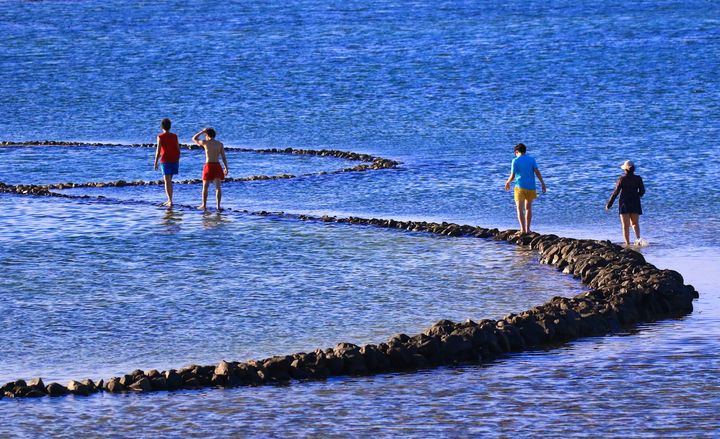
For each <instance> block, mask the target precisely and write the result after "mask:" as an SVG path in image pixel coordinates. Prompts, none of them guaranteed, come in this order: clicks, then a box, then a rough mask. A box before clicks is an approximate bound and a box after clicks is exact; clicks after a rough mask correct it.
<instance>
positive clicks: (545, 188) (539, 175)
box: [535, 168, 547, 193]
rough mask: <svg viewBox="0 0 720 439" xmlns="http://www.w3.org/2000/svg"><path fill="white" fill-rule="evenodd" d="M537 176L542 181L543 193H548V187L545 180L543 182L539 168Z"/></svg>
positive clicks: (536, 169)
mask: <svg viewBox="0 0 720 439" xmlns="http://www.w3.org/2000/svg"><path fill="white" fill-rule="evenodd" d="M535 175H537V178H538V180H540V184H541V185H542V191H543V193H545V192H547V186H545V180H543V178H542V175H541V174H540V170H539V169H538V168H535Z"/></svg>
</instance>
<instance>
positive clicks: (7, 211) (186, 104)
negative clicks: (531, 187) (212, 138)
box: [0, 0, 720, 436]
mask: <svg viewBox="0 0 720 439" xmlns="http://www.w3.org/2000/svg"><path fill="white" fill-rule="evenodd" d="M0 33H1V34H2V35H3V38H2V39H0V55H1V56H0V107H1V108H2V109H3V111H0V139H12V140H32V139H58V140H87V141H96V140H102V141H111V142H127V143H137V142H151V141H153V139H154V136H155V135H156V134H157V131H158V130H157V124H158V122H159V120H160V119H161V118H163V117H171V118H172V119H173V121H174V128H175V130H176V131H177V132H178V134H179V135H180V137H181V140H183V141H185V142H187V141H189V138H190V136H191V135H192V134H194V133H195V132H196V131H197V130H199V128H201V127H203V126H207V125H211V126H213V127H215V128H216V130H217V131H218V136H219V138H220V140H222V141H224V142H225V143H226V144H228V145H234V146H249V147H287V146H292V147H300V148H335V149H346V150H352V151H358V152H366V153H371V154H376V155H380V156H383V157H388V158H392V159H396V160H400V161H402V162H403V163H402V166H401V167H400V169H397V170H384V171H378V172H365V173H348V174H339V175H317V176H309V177H303V178H300V179H295V180H278V181H259V182H247V183H232V184H227V185H225V191H224V203H225V204H226V205H227V206H229V207H233V208H238V209H249V210H272V211H286V212H298V213H315V214H326V213H328V214H337V215H360V216H376V217H388V218H413V219H422V220H440V221H460V222H464V223H472V224H478V225H483V226H486V227H500V228H508V227H515V225H516V224H515V219H514V211H513V206H512V199H511V197H510V195H508V194H506V193H505V192H503V190H502V184H503V182H504V179H505V178H506V177H507V173H508V170H509V162H510V160H511V158H512V146H513V145H514V144H515V143H517V142H519V141H522V142H524V143H526V144H527V145H528V147H529V149H530V153H531V154H533V155H534V156H535V157H536V158H537V160H538V163H539V165H540V168H541V171H542V172H543V174H544V175H545V176H546V181H547V182H548V186H549V192H548V194H546V195H543V196H541V197H540V199H539V200H538V202H537V203H536V211H535V216H536V229H537V230H538V231H541V232H551V233H558V234H564V235H569V236H575V237H591V238H603V239H606V238H609V239H613V240H615V241H618V240H620V239H621V236H620V230H619V225H618V220H617V215H616V214H615V213H614V212H604V210H603V206H604V202H605V200H606V199H607V197H608V195H609V192H610V191H611V190H612V187H613V184H614V181H615V179H616V178H617V176H618V175H619V169H618V166H619V164H620V163H621V162H622V161H623V160H626V159H632V160H633V161H635V163H636V164H637V166H638V174H640V175H641V176H643V178H644V179H645V183H646V186H647V188H648V193H647V196H646V198H645V199H644V208H645V211H646V214H645V215H643V218H642V227H643V235H644V237H645V238H646V239H648V240H649V241H650V246H649V247H647V248H645V249H643V253H644V254H645V256H646V258H647V259H648V260H649V261H650V262H652V263H654V264H656V265H658V266H660V267H667V268H673V269H677V270H679V271H680V272H681V273H682V274H683V275H684V276H685V279H686V281H687V282H688V283H692V284H693V285H695V287H696V288H697V289H698V290H699V291H700V294H701V297H700V299H699V300H698V301H697V302H696V304H695V305H696V306H695V311H694V312H693V314H691V315H689V316H687V317H685V318H683V319H679V320H669V321H663V322H658V323H653V324H647V325H643V326H642V327H639V328H637V331H632V332H631V333H627V334H621V335H614V336H608V337H601V338H592V339H584V340H580V341H577V342H573V343H569V344H567V345H565V346H563V347H561V348H559V349H555V350H551V351H547V352H544V351H542V352H531V353H523V354H517V355H513V356H510V357H507V358H504V359H501V360H499V361H497V362H496V363H494V364H491V365H487V366H483V367H462V368H445V369H438V370H431V371H426V372H423V373H416V374H389V375H382V376H377V377H370V378H352V379H333V380H328V381H327V382H321V383H311V384H294V385H291V386H289V387H265V388H255V389H246V388H241V389H233V390H202V391H183V392H175V393H158V394H153V395H122V396H117V395H96V396H93V397H90V398H72V397H69V398H61V399H53V400H51V399H49V398H48V399H43V400H32V401H31V400H26V401H11V400H8V399H3V400H1V401H0V406H1V408H2V409H1V410H2V413H3V419H4V420H5V422H4V423H3V427H2V429H1V430H0V435H2V436H4V435H7V436H38V435H56V436H64V435H67V436H70V435H77V434H83V435H97V436H119V435H120V436H138V435H140V436H158V435H162V436H209V435H218V434H228V433H229V434H235V435H252V436H260V435H278V436H279V435H291V436H292V435H322V436H325V435H341V436H344V435H353V436H354V435H363V436H364V435H371V434H378V435H395V434H406V435H414V436H420V435H443V436H460V435H469V434H473V435H489V436H497V435H505V436H510V435H512V436H515V435H518V434H520V435H551V436H560V435H568V434H582V435H614V436H626V435H640V436H671V435H676V436H715V435H717V432H718V430H719V429H720V421H719V420H718V417H717V413H718V411H720V385H718V383H719V382H720V347H719V346H718V343H717V339H718V335H720V289H719V288H718V286H717V285H718V284H720V273H718V270H717V267H718V264H719V263H720V251H719V250H718V248H719V247H720V216H719V215H718V214H717V211H718V209H719V208H720V195H718V192H717V191H715V190H713V185H714V184H715V182H716V181H718V179H720V160H719V159H718V152H719V150H718V147H717V144H716V140H717V138H718V137H719V136H720V104H718V102H720V100H719V99H718V98H720V85H719V84H718V81H717V72H718V71H720V5H718V4H717V3H716V2H703V1H684V2H632V3H627V4H626V3H625V2H603V3H602V4H596V5H585V4H577V2H570V1H565V0H563V1H552V2H539V1H523V2H505V3H504V4H502V5H499V4H494V3H490V2H475V3H468V2H445V1H440V2H392V1H389V2H365V1H363V2H360V1H357V2H354V1H350V2H348V1H343V2H339V1H338V2H319V1H317V2H313V1H290V2H256V3H248V2H218V1H205V2H119V1H104V2H96V1H52V2H43V1H39V2H15V1H8V2H4V3H3V4H2V8H0ZM228 158H229V160H230V167H231V170H232V171H233V176H235V177H240V176H245V175H256V174H268V175H273V174H280V173H293V174H304V173H312V172H318V171H330V170H333V169H338V168H342V167H346V166H347V165H348V162H346V161H342V160H337V159H329V158H319V157H294V156H290V157H285V156H269V155H257V154H252V153H232V154H229V156H228ZM201 162H202V155H201V153H200V152H198V151H188V152H187V153H186V154H185V156H184V157H183V161H182V164H181V175H180V177H181V178H183V179H184V178H188V179H189V178H197V177H198V175H199V172H200V167H201ZM151 165H152V150H149V149H148V150H146V149H121V148H52V147H38V148H2V149H0V181H4V182H8V183H22V182H25V183H30V182H40V183H50V182H67V181H73V182H82V181H97V180H104V181H105V180H106V181H110V180H119V179H124V180H132V179H147V180H150V179H157V178H159V176H158V174H157V173H155V172H153V171H152V169H151ZM68 192H69V193H73V194H90V195H102V196H104V197H107V200H105V201H103V202H98V201H93V200H90V201H79V200H56V199H44V198H38V199H36V198H27V197H14V196H1V197H0V212H2V213H0V267H1V269H2V278H1V280H0V294H1V295H2V299H3V300H2V301H1V302H0V346H2V347H3V348H2V349H0V381H2V382H4V381H7V380H11V379H16V378H19V377H25V378H31V377H34V376H42V377H43V378H45V379H46V381H47V380H67V379H69V378H82V377H85V376H88V377H91V378H100V377H107V376H110V375H113V374H118V373H121V372H126V371H129V370H132V369H134V368H136V367H140V368H153V367H154V368H169V367H178V366H182V365H184V364H188V363H191V362H201V363H213V362H216V361H219V360H220V359H228V360H230V359H238V360H242V359H248V358H257V357H261V356H266V355H271V354H283V353H290V352H295V351H299V350H307V349H313V348H315V347H328V346H332V345H334V344H335V343H337V342H340V341H349V342H354V343H365V342H381V341H384V340H385V339H387V338H388V337H390V336H391V335H393V334H394V333H397V332H407V333H415V332H418V331H420V330H422V329H423V328H425V327H427V326H428V325H430V324H431V323H432V322H434V321H435V320H438V319H441V318H449V319H454V320H462V319H465V318H473V319H480V318H486V317H488V318H498V317H501V316H503V315H505V314H507V313H508V312H511V311H520V310H523V309H527V308H528V307H531V306H533V305H535V304H539V303H542V302H543V301H545V300H546V299H548V298H549V297H552V296H555V295H574V294H577V293H578V292H579V291H581V290H582V288H583V287H582V285H579V284H578V283H577V282H576V281H575V280H573V279H571V278H568V277H565V276H563V275H562V274H560V273H557V272H555V271H554V270H552V269H549V268H548V267H544V266H540V265H538V263H537V259H536V257H535V256H533V255H532V254H528V253H525V252H523V251H519V250H518V249H516V248H512V247H510V246H504V245H499V244H497V243H493V242H484V241H481V240H476V239H465V238H461V239H452V238H444V237H434V236H425V235H422V234H414V233H406V232H398V231H390V230H377V229H373V228H368V227H354V226H347V225H326V224H311V223H303V222H297V221H292V220H278V219H271V218H264V217H262V218H260V217H252V216H247V215H241V214H234V213H230V214H226V215H221V216H218V215H216V214H214V213H211V214H209V215H202V214H200V213H195V212H191V211H174V212H172V213H168V212H166V211H165V210H162V209H160V208H158V207H155V206H154V205H153V203H159V202H161V201H162V200H163V194H162V189H161V188H160V187H158V186H142V187H125V188H104V189H75V190H72V191H68ZM176 197H177V201H178V202H180V203H184V204H197V203H199V188H198V187H196V186H178V187H177V188H176ZM117 200H126V201H130V203H127V204H122V203H119V202H118V201H117ZM137 201H141V202H140V203H138V202H137Z"/></svg>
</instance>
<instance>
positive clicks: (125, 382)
mask: <svg viewBox="0 0 720 439" xmlns="http://www.w3.org/2000/svg"><path fill="white" fill-rule="evenodd" d="M133 382H135V379H134V378H133V376H132V375H123V376H121V377H120V380H119V383H120V384H121V385H122V386H123V387H130V384H132V383H133Z"/></svg>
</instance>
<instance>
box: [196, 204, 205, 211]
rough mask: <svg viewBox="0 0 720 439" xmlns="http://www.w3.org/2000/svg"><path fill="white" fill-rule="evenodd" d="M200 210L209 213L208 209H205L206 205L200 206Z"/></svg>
mask: <svg viewBox="0 0 720 439" xmlns="http://www.w3.org/2000/svg"><path fill="white" fill-rule="evenodd" d="M198 210H202V211H203V212H206V211H207V207H205V205H204V204H201V205H199V206H198Z"/></svg>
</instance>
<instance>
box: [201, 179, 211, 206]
mask: <svg viewBox="0 0 720 439" xmlns="http://www.w3.org/2000/svg"><path fill="white" fill-rule="evenodd" d="M209 184H210V182H209V181H207V180H203V187H202V204H201V205H200V207H199V209H200V210H207V196H208V186H209Z"/></svg>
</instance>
